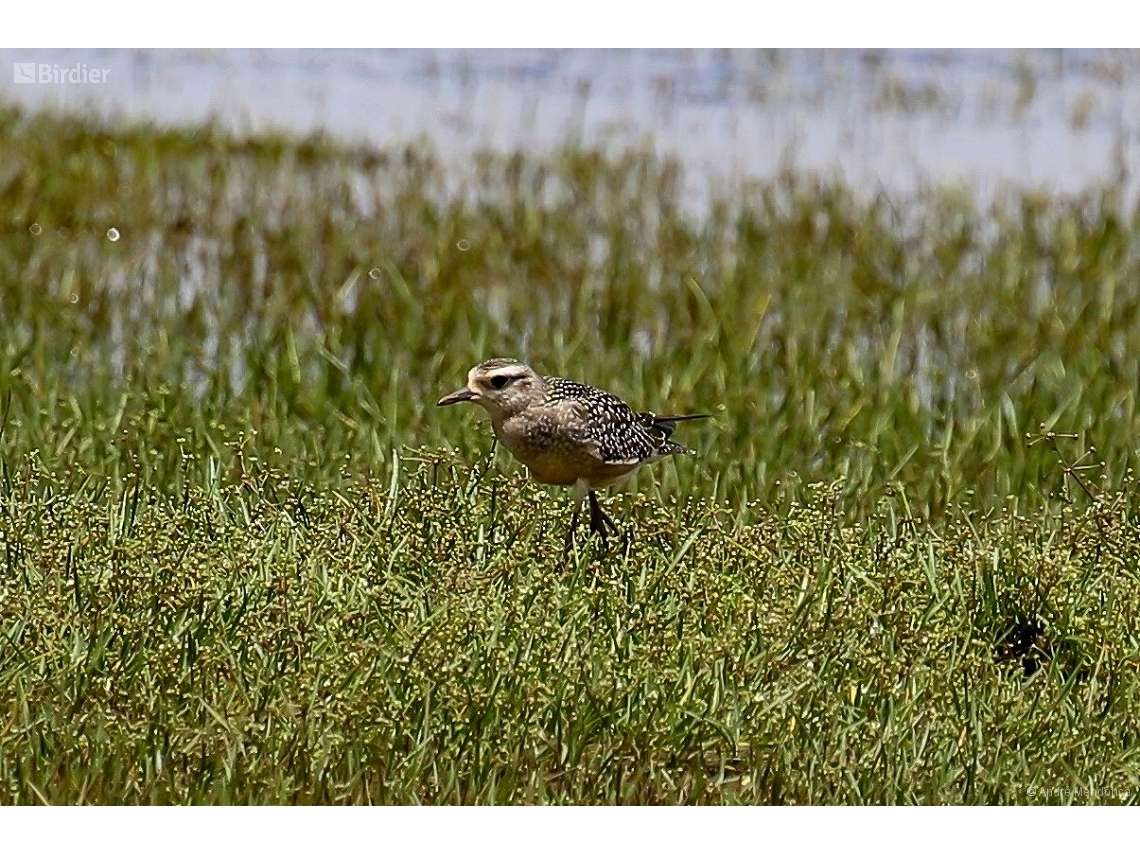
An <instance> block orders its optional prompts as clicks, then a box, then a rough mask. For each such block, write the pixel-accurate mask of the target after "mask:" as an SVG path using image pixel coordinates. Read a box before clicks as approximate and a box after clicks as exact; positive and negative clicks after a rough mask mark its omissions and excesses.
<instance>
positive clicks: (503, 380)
mask: <svg viewBox="0 0 1140 855" xmlns="http://www.w3.org/2000/svg"><path fill="white" fill-rule="evenodd" d="M510 379H511V378H510V377H508V376H507V375H505V374H500V375H498V376H497V377H492V378H491V387H492V388H493V389H502V388H503V387H504V386H506V385H507V383H509V382H510Z"/></svg>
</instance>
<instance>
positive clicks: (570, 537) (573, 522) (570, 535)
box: [562, 505, 578, 554]
mask: <svg viewBox="0 0 1140 855" xmlns="http://www.w3.org/2000/svg"><path fill="white" fill-rule="evenodd" d="M576 528H578V506H577V505H575V507H574V513H573V515H572V516H571V517H570V528H569V529H568V530H567V532H566V542H565V543H564V544H563V545H562V552H563V553H564V554H568V553H569V552H570V547H572V546H573V545H574V529H576Z"/></svg>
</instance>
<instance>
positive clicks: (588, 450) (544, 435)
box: [495, 414, 624, 486]
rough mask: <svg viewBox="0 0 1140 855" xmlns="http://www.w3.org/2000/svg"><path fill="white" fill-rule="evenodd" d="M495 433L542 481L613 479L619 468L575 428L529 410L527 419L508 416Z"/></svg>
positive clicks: (546, 482)
mask: <svg viewBox="0 0 1140 855" xmlns="http://www.w3.org/2000/svg"><path fill="white" fill-rule="evenodd" d="M495 433H496V434H497V435H498V437H499V441H500V442H502V443H503V445H505V446H506V447H507V450H508V451H510V452H511V454H512V455H514V457H515V458H516V459H517V460H518V461H519V462H520V463H522V464H524V465H525V466H526V468H527V469H529V470H530V474H531V477H532V478H534V479H535V480H536V481H540V482H542V483H543V484H575V483H577V482H578V481H580V480H583V479H584V480H586V481H587V482H590V483H594V482H598V486H603V485H604V483H609V482H612V481H613V480H614V479H615V478H616V477H620V475H621V474H624V471H622V472H615V471H614V467H612V466H609V465H607V464H606V463H605V462H604V461H603V460H602V459H601V456H600V455H599V454H598V452H597V450H596V449H595V448H594V447H593V446H592V444H591V443H589V442H587V441H585V440H584V439H583V438H582V436H581V433H580V432H579V431H577V430H573V429H568V428H567V427H566V426H564V425H562V424H559V423H558V421H557V419H554V418H551V419H545V418H543V417H542V416H541V415H539V416H537V417H536V416H535V415H534V414H530V415H529V416H528V418H526V419H507V420H506V421H504V422H503V423H502V424H501V425H498V426H496V430H495Z"/></svg>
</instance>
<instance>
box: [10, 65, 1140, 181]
mask: <svg viewBox="0 0 1140 855" xmlns="http://www.w3.org/2000/svg"><path fill="white" fill-rule="evenodd" d="M18 62H35V63H37V64H50V65H53V66H59V67H61V68H73V67H75V66H76V65H77V64H82V65H86V66H87V67H88V68H99V69H109V74H108V75H107V80H106V82H105V83H102V84H87V85H80V84H67V83H62V84H61V83H37V84H26V83H25V84H18V83H13V82H10V81H12V80H13V78H12V76H11V75H10V69H11V67H12V65H13V64H14V63H18ZM0 68H3V70H4V74H3V79H4V82H5V85H4V86H2V87H0V97H2V98H7V99H9V100H12V101H15V102H17V103H20V104H22V105H25V106H28V107H41V106H45V105H49V104H50V105H58V106H61V107H64V108H67V109H86V110H93V111H95V112H96V113H98V114H100V115H103V116H123V117H129V118H132V119H152V120H156V121H158V122H161V123H164V124H187V123H193V122H202V121H205V120H207V119H214V120H217V121H218V122H220V124H221V125H223V126H224V127H227V128H230V129H232V130H235V131H265V130H269V129H277V130H290V131H294V132H297V133H302V134H303V133H310V132H312V131H316V130H324V131H328V132H329V133H331V134H333V135H335V136H337V137H339V138H341V139H345V140H352V141H360V140H368V141H370V142H372V143H374V144H377V145H390V144H393V143H396V144H401V143H405V142H407V141H409V140H411V139H414V138H417V137H420V136H426V137H429V138H430V139H431V140H432V142H433V144H434V145H435V146H436V147H437V148H438V150H439V152H440V153H441V154H442V155H443V156H444V157H445V158H448V159H454V160H455V161H456V162H459V163H462V162H463V161H465V160H467V159H469V158H470V157H471V156H472V155H473V154H474V153H475V152H476V151H479V150H481V149H484V148H488V147H490V148H495V149H498V150H501V151H508V152H509V151H514V150H522V151H528V152H532V153H533V152H541V151H545V150H548V149H550V148H551V147H552V146H555V145H561V144H562V143H565V142H566V141H567V140H575V141H577V142H579V143H581V144H584V145H591V146H592V145H603V146H611V147H613V148H615V149H620V148H624V147H626V146H630V145H635V144H641V143H643V142H648V144H649V145H651V146H652V148H653V149H654V151H656V152H657V153H658V154H661V155H668V156H670V157H674V158H676V159H678V160H679V161H680V162H681V164H682V165H683V166H684V167H685V170H686V176H687V180H688V186H687V191H688V192H689V195H690V198H691V199H696V200H698V201H699V200H701V199H703V198H705V196H706V193H705V192H704V191H705V188H706V186H707V184H708V183H709V182H729V183H731V182H736V181H739V180H741V179H742V178H745V177H753V178H770V177H772V176H773V175H775V174H776V172H777V171H778V170H779V169H781V168H782V167H787V166H794V167H798V168H801V169H814V170H821V171H823V172H825V173H827V174H829V175H834V176H837V177H842V178H843V179H844V180H845V181H847V182H849V183H852V184H856V185H859V186H864V187H869V188H871V189H873V190H876V191H877V190H879V189H881V188H885V189H886V190H889V191H894V192H902V191H910V190H913V189H915V187H916V186H918V185H920V184H922V183H928V182H934V183H945V182H965V183H967V184H969V185H970V186H971V187H975V188H978V189H980V190H982V191H991V190H992V189H993V188H995V187H996V186H998V185H1001V184H1002V183H1004V182H1010V183H1014V184H1017V185H1020V186H1026V187H1034V186H1049V187H1052V188H1054V189H1058V190H1065V191H1075V190H1079V189H1081V188H1083V187H1086V186H1088V185H1089V184H1092V183H1097V182H1104V181H1110V180H1111V181H1116V180H1118V179H1119V178H1120V177H1121V175H1122V173H1124V174H1125V177H1126V178H1127V180H1128V181H1129V184H1128V187H1129V191H1130V193H1134V192H1135V190H1136V185H1135V180H1136V179H1135V176H1134V175H1131V174H1129V171H1128V169H1127V165H1128V164H1129V163H1135V162H1136V161H1137V156H1138V155H1140V138H1138V133H1137V132H1138V130H1140V52H1136V51H1100V50H1033V51H1028V50H1027V51H1015V50H1001V51H995V50H958V51H918V50H845V51H837V50H765V51H740V50H628V51H626V50H621V51H619V50H575V51H564V50H357V49H345V50H194V51H191V50H57V51H49V50H0Z"/></svg>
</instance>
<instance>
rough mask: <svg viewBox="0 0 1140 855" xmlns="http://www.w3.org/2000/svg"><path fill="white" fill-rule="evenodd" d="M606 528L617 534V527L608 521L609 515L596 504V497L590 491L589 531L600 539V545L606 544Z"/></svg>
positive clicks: (610, 520)
mask: <svg viewBox="0 0 1140 855" xmlns="http://www.w3.org/2000/svg"><path fill="white" fill-rule="evenodd" d="M606 526H609V529H610V531H612V532H613V533H614V534H619V531H618V527H617V525H615V524H614V521H613V520H612V519H610V517H609V515H608V514H607V513H606V512H605V511H603V510H602V506H601V505H600V504H598V495H597V493H595V492H594V491H593V490H591V491H590V531H592V532H594V533H595V534H597V535H598V536H599V537H600V538H601V539H602V545H603V546H604V545H605V543H606Z"/></svg>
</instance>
